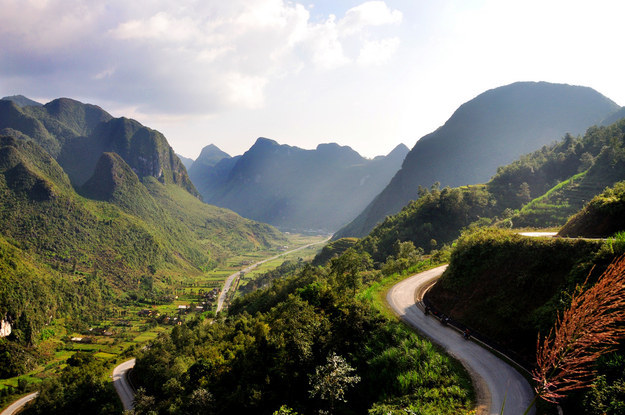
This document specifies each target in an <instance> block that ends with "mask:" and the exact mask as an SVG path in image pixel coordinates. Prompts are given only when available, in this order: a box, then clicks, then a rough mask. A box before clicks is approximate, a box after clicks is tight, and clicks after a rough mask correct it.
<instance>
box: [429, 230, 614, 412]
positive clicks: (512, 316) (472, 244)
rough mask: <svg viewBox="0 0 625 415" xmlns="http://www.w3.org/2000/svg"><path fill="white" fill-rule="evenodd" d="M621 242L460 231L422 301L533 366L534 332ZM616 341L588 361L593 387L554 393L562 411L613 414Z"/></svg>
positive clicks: (551, 320) (547, 326) (545, 327)
mask: <svg viewBox="0 0 625 415" xmlns="http://www.w3.org/2000/svg"><path fill="white" fill-rule="evenodd" d="M624 242H625V241H624V240H623V238H622V237H621V238H619V240H618V243H612V242H607V243H604V242H601V241H591V240H570V239H564V238H529V237H523V236H521V235H518V234H514V233H511V232H509V231H503V230H496V229H482V230H479V231H476V232H474V233H469V234H465V235H463V237H462V238H460V239H459V241H458V243H457V244H456V246H455V248H454V250H453V252H452V255H451V261H450V264H449V267H448V268H447V270H446V271H445V273H444V274H443V276H442V277H441V279H440V280H439V282H438V283H437V284H436V285H434V287H433V288H432V289H431V290H430V291H429V292H428V293H427V294H426V301H428V302H429V303H430V304H431V305H433V306H434V307H435V308H436V309H438V310H439V311H440V312H443V313H445V314H446V315H449V316H451V318H452V319H453V320H455V321H457V322H459V323H460V324H462V325H465V326H468V327H469V328H470V329H471V330H472V332H473V334H474V335H477V336H479V337H481V338H486V339H488V340H489V341H490V342H494V343H496V344H499V346H500V347H503V348H504V350H507V353H510V352H513V353H516V354H517V355H520V356H521V359H522V360H521V361H523V360H524V361H525V363H526V365H529V366H532V365H533V364H534V363H535V362H536V360H535V359H536V340H537V338H538V334H539V333H540V334H541V336H543V337H544V336H545V335H547V333H549V331H550V330H551V329H552V328H553V326H554V324H555V321H556V315H557V313H562V311H563V310H565V309H566V308H568V307H569V305H570V303H571V297H572V295H574V293H576V292H578V293H579V291H580V290H585V289H588V288H589V287H591V286H592V285H593V284H594V283H595V282H596V281H597V278H598V277H599V275H600V274H601V273H602V272H603V271H604V270H605V269H606V268H607V267H608V265H609V264H610V263H611V262H612V261H613V260H614V259H615V258H618V257H619V256H621V255H622V254H623V252H625V243H624ZM583 284H586V286H585V287H583V288H582V287H581V286H582V285H583ZM585 305H586V304H585ZM576 323H578V324H580V325H581V327H583V326H584V325H585V323H584V322H583V321H582V322H579V321H578V322H576ZM615 346H616V347H615V352H613V353H608V354H607V355H605V356H603V357H601V358H599V359H598V360H597V361H596V362H595V364H594V365H593V369H594V370H596V372H595V373H593V374H592V377H591V378H590V379H589V380H591V381H592V382H591V383H592V385H593V387H589V388H586V389H582V390H579V391H567V392H565V393H564V395H565V398H563V399H559V400H558V403H559V404H560V405H561V406H562V407H563V409H564V413H575V414H599V413H602V414H605V413H609V414H617V413H619V410H618V409H616V408H620V407H621V404H622V402H623V395H622V388H621V387H622V385H623V382H624V381H625V372H624V371H623V359H624V356H625V348H624V345H623V342H621V343H620V345H619V344H617V345H615ZM510 354H511V353H510ZM539 412H540V411H539ZM541 413H542V412H541ZM545 413H546V412H545ZM549 413H551V412H549ZM553 413H555V411H554V412H553Z"/></svg>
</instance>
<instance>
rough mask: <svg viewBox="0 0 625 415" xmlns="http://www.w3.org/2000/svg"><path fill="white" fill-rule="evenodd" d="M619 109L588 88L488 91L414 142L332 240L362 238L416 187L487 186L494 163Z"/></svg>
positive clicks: (525, 85)
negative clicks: (383, 183)
mask: <svg viewBox="0 0 625 415" xmlns="http://www.w3.org/2000/svg"><path fill="white" fill-rule="evenodd" d="M619 110H620V111H622V109H621V108H620V107H619V106H618V105H617V104H615V103H614V102H613V101H611V100H610V99H608V98H606V97H605V96H603V95H601V94H600V93H598V92H597V91H595V90H593V89H591V88H587V87H580V86H570V85H565V84H552V83H546V82H518V83H514V84H510V85H506V86H502V87H499V88H495V89H492V90H489V91H486V92H484V93H482V94H480V95H479V96H477V97H476V98H474V99H472V100H470V101H468V102H467V103H465V104H463V105H462V106H460V107H459V108H458V109H457V110H456V111H455V112H454V114H453V115H452V116H451V117H450V118H449V120H448V121H447V122H446V123H445V124H444V125H443V126H441V127H439V128H438V129H437V130H436V131H434V132H432V133H430V134H428V135H426V136H424V137H422V138H421V139H419V140H418V141H417V143H416V144H415V146H414V147H413V148H412V150H411V151H410V153H409V154H408V155H407V156H406V158H405V160H404V162H403V164H402V167H401V169H400V170H399V171H398V172H397V173H396V174H395V176H394V177H393V178H392V180H391V182H390V183H389V184H388V186H387V187H385V188H384V190H383V191H382V192H381V193H379V194H378V195H377V196H376V197H375V198H374V199H373V201H372V202H371V203H370V204H369V205H368V206H367V207H366V208H365V209H364V210H363V211H362V212H361V213H360V214H359V215H358V216H357V217H356V218H355V219H354V220H352V221H351V222H350V223H349V224H348V225H347V226H345V227H343V228H342V229H340V230H339V231H338V232H337V233H336V234H335V238H340V237H345V236H357V237H362V236H365V235H367V234H368V233H369V231H371V229H373V227H374V226H375V225H376V224H377V223H379V222H381V221H382V220H383V219H384V218H385V217H386V216H387V215H391V214H394V213H397V212H398V211H399V210H400V209H401V208H402V207H403V206H405V205H406V204H407V203H408V202H410V201H411V200H414V199H417V198H418V191H419V186H422V187H425V188H429V187H430V186H432V184H434V183H436V182H438V183H440V185H441V186H452V187H454V186H462V185H467V184H476V183H485V182H487V181H488V180H489V179H490V177H491V176H493V175H494V174H495V173H496V172H497V168H498V167H499V166H502V165H505V164H508V163H510V162H512V161H513V160H515V159H516V158H518V157H519V156H521V155H522V154H525V153H529V152H531V151H534V150H536V149H539V148H541V147H542V146H544V145H547V144H550V143H552V142H554V141H555V140H557V139H559V138H560V137H562V136H563V135H564V134H565V133H567V132H568V133H572V134H574V135H577V134H581V133H583V132H584V131H585V130H586V129H587V128H588V127H589V126H591V125H594V124H600V123H601V122H602V121H603V120H606V119H608V118H609V117H614V116H617V114H618V111H619Z"/></svg>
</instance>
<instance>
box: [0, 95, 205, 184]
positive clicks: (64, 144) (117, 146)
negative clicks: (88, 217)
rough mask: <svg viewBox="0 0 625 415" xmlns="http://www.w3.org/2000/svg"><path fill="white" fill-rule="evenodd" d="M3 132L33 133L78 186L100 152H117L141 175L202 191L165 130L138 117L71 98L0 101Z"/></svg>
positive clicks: (87, 177)
mask: <svg viewBox="0 0 625 415" xmlns="http://www.w3.org/2000/svg"><path fill="white" fill-rule="evenodd" d="M0 134H3V135H7V136H12V137H16V138H26V137H28V138H31V139H33V140H34V141H35V142H37V143H38V144H39V145H41V146H42V147H43V148H44V149H45V150H47V151H48V152H49V153H50V154H51V155H52V156H53V157H54V158H55V159H56V160H57V161H58V163H59V164H60V165H61V166H62V167H63V169H64V170H65V172H66V173H67V175H68V176H69V178H70V180H71V181H72V183H73V184H74V185H75V186H81V185H83V184H84V183H85V182H86V181H87V180H88V179H89V178H90V177H91V176H92V175H93V172H94V170H95V167H96V163H97V162H98V160H99V159H100V156H101V155H102V153H105V152H115V153H117V154H119V156H121V157H122V158H123V159H124V161H125V162H126V163H127V164H128V165H129V166H130V167H131V168H132V170H133V171H134V172H135V173H136V174H137V176H138V177H139V178H140V179H142V178H144V177H147V176H150V177H155V178H156V179H158V180H159V181H160V182H161V183H173V184H176V185H178V186H181V187H183V188H184V189H186V190H187V191H188V192H190V193H192V194H194V195H196V196H199V193H198V192H197V190H196V189H195V187H194V186H193V184H192V183H191V180H190V179H189V177H188V175H187V172H186V169H185V168H184V166H183V164H182V162H181V161H180V159H179V158H178V157H177V156H176V154H175V153H174V151H173V149H172V148H171V147H170V146H169V143H167V140H166V138H165V137H164V136H163V135H162V134H161V133H159V132H158V131H155V130H152V129H150V128H147V127H144V126H143V125H141V124H140V123H138V122H137V121H135V120H131V119H128V118H123V117H122V118H113V117H112V116H111V115H110V114H109V113H107V112H106V111H104V110H103V109H102V108H100V107H98V106H95V105H90V104H83V103H81V102H78V101H75V100H72V99H68V98H59V99H55V100H54V101H51V102H49V103H47V104H45V105H43V106H27V107H19V106H18V105H17V104H15V103H14V102H13V101H0Z"/></svg>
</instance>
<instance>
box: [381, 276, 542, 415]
mask: <svg viewBox="0 0 625 415" xmlns="http://www.w3.org/2000/svg"><path fill="white" fill-rule="evenodd" d="M446 267H447V265H444V266H442V267H438V268H434V269H431V270H429V271H425V272H422V273H420V274H416V275H413V276H412V277H409V278H407V279H405V280H403V281H402V282H400V283H398V284H396V285H395V286H393V287H392V288H391V289H390V290H389V292H388V294H387V296H386V301H387V302H388V304H389V305H390V306H391V308H392V309H393V310H394V311H395V313H397V314H398V315H399V316H400V318H401V319H402V320H404V321H405V322H406V323H408V324H409V325H411V326H413V327H414V328H416V329H417V330H418V331H420V332H421V333H423V334H425V335H426V336H427V337H429V338H430V339H432V340H433V341H434V342H435V343H438V344H439V345H441V346H442V347H443V348H444V349H445V350H446V351H447V353H449V354H450V355H452V356H453V357H455V358H456V359H458V360H459V361H460V362H462V364H463V365H464V366H465V367H466V368H467V370H468V371H469V373H470V374H471V377H472V379H473V383H474V385H475V388H476V394H477V398H478V399H477V401H478V402H477V404H478V415H481V414H488V415H497V414H500V413H501V408H502V406H503V404H504V402H505V410H504V412H503V414H504V415H519V414H522V413H524V412H525V410H526V409H527V407H528V406H529V404H530V402H531V400H532V398H533V396H534V395H533V391H532V389H531V387H530V385H529V384H528V383H527V381H526V380H525V379H524V378H523V376H521V374H519V372H517V371H516V370H514V369H513V368H512V367H511V366H510V365H508V364H507V363H505V362H503V361H502V360H500V359H498V358H497V357H495V355H493V354H492V353H490V352H489V351H487V350H486V349H483V348H482V347H480V346H478V345H477V343H475V342H472V341H466V340H464V339H463V338H462V335H461V334H460V333H458V331H456V330H454V329H452V328H450V327H446V326H443V325H441V323H440V322H439V321H438V319H436V318H434V317H431V316H426V315H425V314H424V313H423V311H421V309H420V308H418V307H417V305H416V304H415V293H417V292H419V293H420V295H422V294H423V291H424V287H428V286H431V285H432V284H433V283H434V282H435V281H436V280H437V279H438V278H439V277H440V276H441V274H442V273H443V271H445V268H446ZM419 300H420V298H419ZM534 413H535V411H534V410H532V412H531V414H534Z"/></svg>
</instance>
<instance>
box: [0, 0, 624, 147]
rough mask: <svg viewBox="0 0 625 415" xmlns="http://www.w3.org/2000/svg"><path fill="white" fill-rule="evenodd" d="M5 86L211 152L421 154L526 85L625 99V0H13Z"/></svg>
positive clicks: (1, 17)
mask: <svg viewBox="0 0 625 415" xmlns="http://www.w3.org/2000/svg"><path fill="white" fill-rule="evenodd" d="M0 10H2V12H1V13H0V39H2V41H1V42H0V96H8V95H17V94H21V95H25V96H27V97H29V98H31V99H35V100H37V101H39V102H42V103H46V102H49V101H50V100H52V99H55V98H59V97H69V98H73V99H77V100H79V101H82V102H85V103H91V104H95V105H98V106H100V107H102V108H103V109H105V110H106V111H108V112H109V113H111V114H112V115H113V116H115V117H121V116H125V117H129V118H134V119H136V120H138V121H139V122H141V123H142V124H144V125H146V126H148V127H150V128H153V129H157V130H159V131H161V132H162V133H163V134H165V136H166V137H167V139H168V141H169V143H170V144H171V145H172V147H173V148H174V150H175V151H176V152H177V153H179V154H181V155H183V156H186V157H190V158H196V157H197V156H198V155H199V153H200V151H201V149H202V148H203V147H204V146H206V145H208V144H215V145H217V146H218V147H219V148H221V149H222V150H224V151H226V152H228V153H229V154H231V155H237V154H242V153H243V152H245V151H246V150H247V149H248V148H249V147H250V146H251V145H253V143H254V142H255V141H256V138H257V137H261V136H262V137H267V138H271V139H274V140H276V141H278V142H279V143H281V144H289V145H293V146H298V147H301V148H307V149H311V148H315V147H316V146H317V144H319V143H328V142H336V143H339V144H341V145H347V146H350V147H352V148H353V149H354V150H356V151H358V152H359V153H360V154H361V155H363V156H365V157H374V156H376V155H381V154H387V153H389V152H390V151H391V150H392V149H393V148H394V147H395V146H397V145H398V144H400V143H404V144H406V145H407V146H408V147H410V148H412V146H414V144H415V142H416V141H417V140H418V139H419V138H420V137H422V136H423V135H425V134H427V133H429V132H432V131H433V130H435V129H436V128H437V127H439V126H440V125H442V124H443V123H444V122H445V121H446V120H447V119H448V118H449V117H450V116H451V115H452V114H453V112H454V111H455V110H456V109H457V108H458V107H459V106H460V105H461V104H463V103H464V102H466V101H468V100H470V99H472V98H474V97H476V96H477V95H479V94H480V93H482V92H484V91H486V90H488V89H492V88H496V87H498V86H502V85H507V84H509V83H512V82H517V81H548V82H555V83H566V84H571V85H584V86H589V87H591V88H594V89H596V90H597V91H599V92H600V93H602V94H604V95H605V96H607V97H608V98H610V99H612V100H613V101H615V102H616V103H617V104H619V105H625V82H624V80H623V77H622V74H623V68H624V67H625V54H623V53H622V48H623V31H622V18H623V16H625V2H623V1H622V0H593V1H592V2H590V1H577V0H567V1H560V0H553V1H552V0H524V1H508V0H434V1H433V0H384V1H377V0H376V1H362V0H322V1H315V0H309V1H302V2H299V1H286V0H227V1H224V0H176V1H171V0H162V1H161V0H150V1H147V0H145V1H144V0H133V1H128V0H119V1H118V0H110V1H109V0H101V1H92V0H0Z"/></svg>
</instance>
